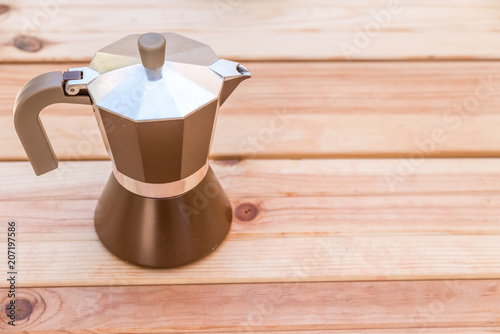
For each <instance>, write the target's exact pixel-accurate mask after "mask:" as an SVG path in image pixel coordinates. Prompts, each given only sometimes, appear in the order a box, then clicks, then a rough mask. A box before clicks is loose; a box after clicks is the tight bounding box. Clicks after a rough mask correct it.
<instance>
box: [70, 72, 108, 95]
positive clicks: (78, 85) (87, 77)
mask: <svg viewBox="0 0 500 334" xmlns="http://www.w3.org/2000/svg"><path fill="white" fill-rule="evenodd" d="M98 75H99V73H98V72H96V71H94V70H92V69H90V68H88V67H78V68H70V69H69V70H67V71H66V72H64V73H63V84H64V91H65V92H66V94H68V95H78V93H80V91H81V90H82V89H87V86H88V85H89V84H90V83H91V82H92V81H93V80H94V79H95V78H97V76H98Z"/></svg>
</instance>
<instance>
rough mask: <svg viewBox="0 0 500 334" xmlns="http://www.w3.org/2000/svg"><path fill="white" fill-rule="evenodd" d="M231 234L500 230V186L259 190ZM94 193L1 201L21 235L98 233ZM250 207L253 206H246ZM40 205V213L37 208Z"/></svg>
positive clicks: (238, 202) (239, 211)
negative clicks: (466, 190)
mask: <svg viewBox="0 0 500 334" xmlns="http://www.w3.org/2000/svg"><path fill="white" fill-rule="evenodd" d="M232 202H233V203H232V204H233V208H234V210H235V211H234V218H233V226H232V229H231V235H232V236H233V237H276V238H278V237H292V236H298V237H301V236H305V235H310V236H318V235H319V236H328V235H336V236H352V235H363V236H369V235H375V236H377V235H384V236H386V235H394V236H395V237H398V236H401V235H406V236H409V235H413V236H414V237H416V238H418V237H420V236H422V235H490V236H492V235H499V236H500V226H498V221H499V220H500V209H499V208H500V194H495V195H462V196H456V195H455V196H449V195H448V196H444V195H438V196H432V195H421V196H354V197H353V196H349V197H344V196H337V197H275V198H273V197H269V198H266V197H257V198H240V199H235V200H233V201H232ZM96 203H97V201H96V200H71V201H70V200H66V201H65V200H42V199H41V200H38V201H5V202H0V220H2V221H7V220H12V219H15V220H16V221H18V223H19V226H20V229H21V230H20V234H21V238H22V239H21V240H22V242H28V241H31V242H33V241H43V242H47V243H50V242H51V241H55V240H59V241H69V240H75V241H89V240H97V235H96V234H95V231H94V209H95V206H96ZM247 210H250V212H249V213H246V212H247ZM35 213H36V214H35Z"/></svg>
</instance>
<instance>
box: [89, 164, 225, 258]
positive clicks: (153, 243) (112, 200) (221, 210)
mask: <svg viewBox="0 0 500 334" xmlns="http://www.w3.org/2000/svg"><path fill="white" fill-rule="evenodd" d="M231 220H232V209H231V204H230V202H229V199H228V198H227V195H226V193H225V192H224V189H223V188H222V187H221V185H220V183H219V181H218V180H217V178H216V176H215V175H214V173H213V171H212V169H211V168H209V170H208V172H207V175H206V176H205V178H204V179H203V180H202V181H201V182H200V184H198V185H197V186H196V187H195V188H194V189H192V190H190V191H188V192H187V193H185V194H182V195H180V196H177V197H170V198H164V199H157V198H147V197H142V196H139V195H136V194H134V193H132V192H130V191H128V190H126V189H125V188H123V187H122V186H121V185H120V184H119V183H118V181H116V178H115V176H114V175H113V174H111V176H110V178H109V180H108V183H107V184H106V187H105V188H104V191H103V193H102V196H101V198H100V199H99V202H98V203H97V208H96V211H95V216H94V221H95V229H96V232H97V235H98V236H99V239H100V240H101V242H102V243H103V244H104V246H105V247H106V248H107V249H108V250H109V251H110V252H111V253H113V254H114V255H116V256H117V257H119V258H121V259H122V260H125V261H127V262H130V263H133V264H136V265H140V266H146V267H155V268H167V267H174V266H179V265H182V264H186V263H189V262H192V261H195V260H198V259H200V258H202V257H204V256H206V255H208V254H210V253H211V252H213V251H214V250H215V249H216V248H217V247H218V246H219V245H220V244H221V243H222V241H223V240H224V238H225V237H226V235H227V234H228V232H229V228H230V227H231Z"/></svg>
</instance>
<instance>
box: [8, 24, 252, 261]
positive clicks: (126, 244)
mask: <svg viewBox="0 0 500 334" xmlns="http://www.w3.org/2000/svg"><path fill="white" fill-rule="evenodd" d="M248 78H250V72H249V71H248V70H247V69H246V68H245V67H243V66H242V65H240V64H238V63H235V62H232V61H228V60H224V59H219V58H218V57H217V56H216V54H215V53H214V52H213V51H212V49H211V48H210V47H209V46H208V45H206V44H203V43H200V42H197V41H194V40H192V39H189V38H186V37H184V36H181V35H178V34H175V33H165V34H158V33H148V34H144V35H131V36H128V37H125V38H123V39H121V40H119V41H117V42H115V43H113V44H111V45H109V46H107V47H105V48H103V49H101V50H99V51H98V52H97V53H96V54H95V56H94V58H93V59H92V61H91V62H90V65H89V66H88V67H82V68H72V69H70V70H68V71H67V72H64V73H61V72H50V73H46V74H42V75H40V76H38V77H36V78H34V79H32V80H31V81H29V82H28V83H27V84H25V85H24V87H23V88H22V89H21V91H20V92H19V94H18V96H17V98H16V101H15V105H14V123H15V127H16V131H17V133H18V135H19V138H20V139H21V142H22V144H23V147H24V149H25V150H26V153H27V155H28V158H29V160H30V161H31V164H32V166H33V169H34V170H35V173H36V174H37V175H41V174H44V173H46V172H48V171H51V170H53V169H55V168H57V166H58V161H57V158H56V156H55V154H54V151H53V150H52V147H51V145H50V142H49V141H48V139H47V136H46V134H45V131H44V128H43V126H42V124H41V122H40V118H39V114H40V112H41V111H42V109H43V108H44V107H46V106H48V105H50V104H54V103H75V104H88V105H92V107H93V110H94V114H95V116H96V119H97V123H98V125H99V129H100V131H101V134H102V137H103V140H104V144H105V146H106V149H107V151H108V153H109V156H110V158H111V160H112V162H113V172H112V174H111V176H110V178H109V180H108V182H107V184H106V186H105V188H104V191H103V193H102V196H101V198H100V199H99V201H98V203H97V207H96V210H95V215H94V221H95V229H96V232H97V235H98V236H99V238H100V240H101V241H102V243H103V244H104V246H105V247H106V248H107V249H108V250H109V251H111V253H113V254H115V255H116V256H118V257H119V258H121V259H123V260H125V261H127V262H130V263H134V264H137V265H141V266H147V267H157V268H165V267H173V266H178V265H182V264H186V263H189V262H192V261H194V260H197V259H199V258H202V257H204V256H206V255H208V254H209V253H211V252H212V251H213V250H214V249H216V248H217V247H218V246H219V245H220V244H221V242H222V241H223V240H224V238H225V237H226V235H227V233H228V232H229V228H230V225H231V221H232V209H231V204H230V202H229V200H228V198H227V196H226V194H225V192H224V189H223V188H222V187H221V185H220V183H219V181H218V180H217V178H216V176H215V175H214V173H213V171H212V169H211V168H210V165H209V162H208V155H209V151H210V146H211V142H212V136H213V132H214V128H215V123H216V122H215V121H216V118H217V111H218V109H219V106H220V105H222V104H223V103H224V101H226V99H227V98H228V97H229V95H230V94H231V93H232V92H233V90H234V89H235V88H236V87H237V86H238V84H239V83H240V82H242V81H243V80H245V79H248Z"/></svg>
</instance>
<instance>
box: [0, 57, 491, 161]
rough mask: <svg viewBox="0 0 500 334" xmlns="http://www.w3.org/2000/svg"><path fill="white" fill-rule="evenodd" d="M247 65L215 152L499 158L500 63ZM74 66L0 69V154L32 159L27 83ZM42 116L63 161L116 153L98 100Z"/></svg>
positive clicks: (237, 155) (219, 127) (246, 155)
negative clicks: (23, 114) (17, 117)
mask: <svg viewBox="0 0 500 334" xmlns="http://www.w3.org/2000/svg"><path fill="white" fill-rule="evenodd" d="M73 65H74V66H77V64H73ZM248 65H249V67H250V69H251V70H252V72H253V78H252V79H251V80H248V81H246V82H244V83H243V84H242V85H241V87H239V88H238V90H237V91H236V92H235V94H234V96H232V97H231V98H230V99H229V100H228V102H227V103H226V104H225V105H224V106H223V107H222V108H221V112H220V117H219V119H218V124H217V128H216V132H215V137H214V142H213V147H212V151H211V155H212V157H213V158H218V159H223V158H226V159H227V158H306V157H310V158H328V157H335V158H338V157H417V158H420V157H443V156H444V157H464V156H475V157H477V156H483V157H484V156H498V155H500V135H499V132H498V128H497V124H500V113H498V111H497V110H498V108H497V106H498V105H499V104H500V94H499V92H500V63H497V62H456V63H455V62H451V63H442V62H441V63H440V62H429V63H427V62H426V63H418V62H400V63H376V62H369V63H250V64H248ZM71 66H72V65H68V64H66V65H64V64H50V65H2V66H0V102H2V103H1V104H0V141H1V142H2V143H3V145H4V147H3V149H2V151H1V152H0V160H25V159H26V155H25V153H24V151H23V149H22V147H21V144H20V142H19V139H18V138H17V135H16V133H15V131H14V127H13V121H12V106H13V103H14V99H15V95H16V93H17V91H18V90H19V88H20V87H21V85H22V84H23V83H24V82H26V81H27V80H29V79H30V78H32V77H34V76H35V75H36V74H39V73H44V72H47V71H52V70H57V69H58V70H65V69H67V68H68V67H71ZM304 82H310V83H311V84H310V85H309V84H308V85H304ZM464 105H465V107H464ZM457 106H458V107H457ZM467 108H468V109H467ZM42 120H43V121H44V124H45V126H46V129H47V133H48V135H49V137H50V138H51V140H52V143H53V146H54V149H55V151H56V153H57V155H58V157H59V158H60V159H62V160H91V159H107V158H108V156H107V153H106V152H105V149H104V145H103V144H102V140H101V138H100V135H99V132H98V128H97V124H96V121H95V119H94V116H93V114H92V111H91V109H90V108H89V107H84V106H73V105H59V106H56V107H51V108H48V109H47V110H46V111H44V112H43V114H42Z"/></svg>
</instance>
